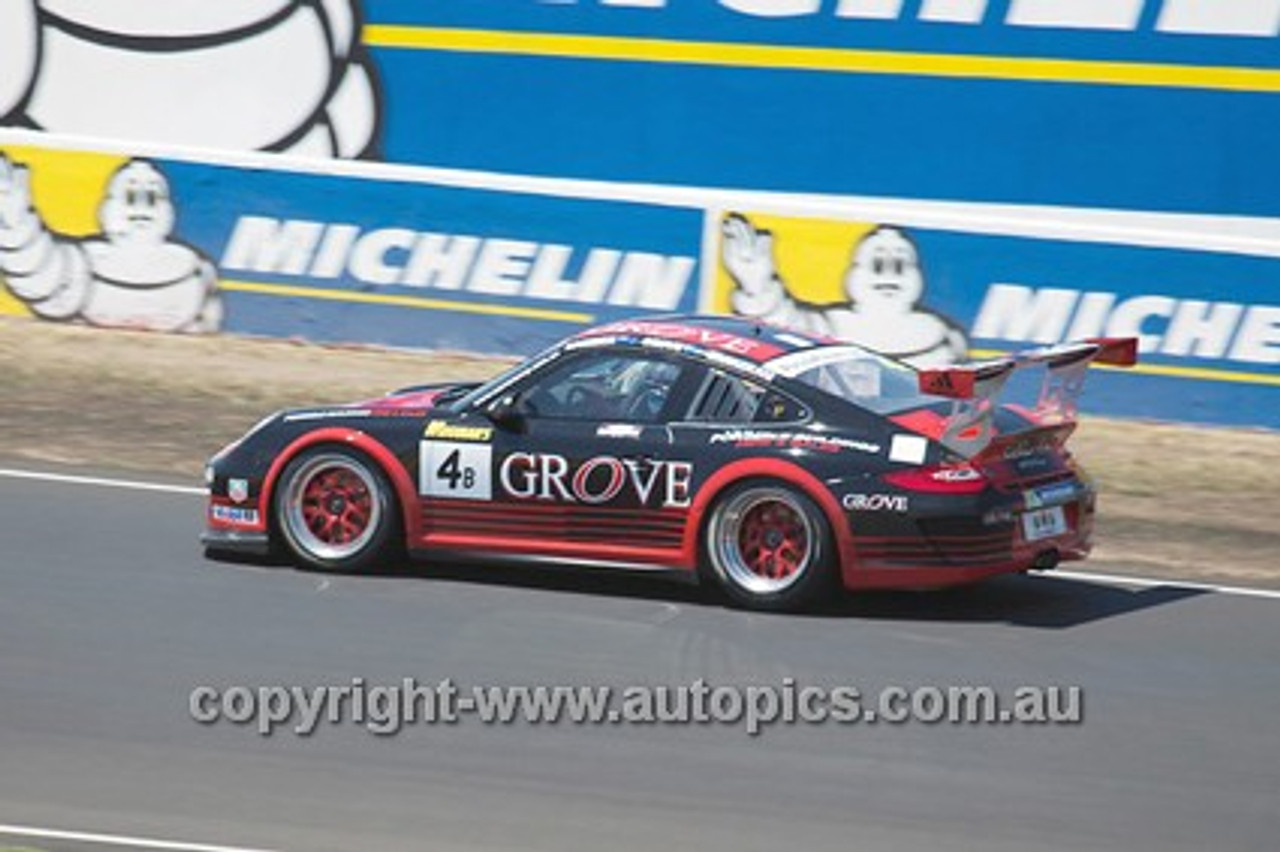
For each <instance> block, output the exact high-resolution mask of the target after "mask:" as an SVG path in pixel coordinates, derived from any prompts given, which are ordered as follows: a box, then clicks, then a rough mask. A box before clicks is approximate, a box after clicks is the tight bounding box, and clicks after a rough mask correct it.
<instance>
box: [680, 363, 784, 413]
mask: <svg viewBox="0 0 1280 852" xmlns="http://www.w3.org/2000/svg"><path fill="white" fill-rule="evenodd" d="M764 396H765V389H764V388H762V387H760V386H759V385H757V384H756V383H755V382H751V381H748V380H746V379H743V378H740V377H738V376H735V375H732V374H731V373H725V372H722V371H720V370H716V369H712V370H708V371H707V377H706V379H704V380H703V382H702V387H701V388H700V389H699V390H698V393H697V395H696V396H695V397H694V400H693V405H692V406H691V407H690V408H689V416H688V418H687V419H688V420H690V421H692V422H695V423H750V422H751V421H752V420H753V419H754V418H755V416H756V411H757V409H759V407H760V401H761V400H762V399H763V398H764Z"/></svg>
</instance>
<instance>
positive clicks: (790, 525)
mask: <svg viewBox="0 0 1280 852" xmlns="http://www.w3.org/2000/svg"><path fill="white" fill-rule="evenodd" d="M703 545H704V547H703V552H704V554H705V557H706V562H707V564H708V565H709V567H710V568H711V570H712V572H713V573H714V574H715V577H716V579H717V580H718V581H719V583H720V585H721V587H722V588H723V589H724V590H725V592H726V594H728V596H729V597H730V598H731V599H732V600H733V601H734V602H735V603H738V604H741V605H743V606H747V607H750V608H752V609H763V610H795V609H801V608H803V607H805V606H806V605H808V604H811V603H812V602H813V601H814V600H815V599H816V598H817V597H818V596H819V595H820V594H821V593H823V592H825V591H827V590H828V589H829V588H830V585H831V580H832V576H833V571H832V556H833V553H832V551H833V548H832V546H831V528H830V525H829V524H828V523H827V519H826V516H825V515H823V513H822V510H821V509H819V508H818V506H817V505H816V504H815V503H814V502H813V500H811V499H810V498H809V497H807V496H806V495H804V494H803V493H801V492H800V491H798V490H797V489H795V488H793V487H791V486H789V485H784V484H782V483H775V482H764V481H757V482H746V483H742V484H740V485H735V486H733V487H732V488H730V489H729V490H728V491H726V492H725V494H724V495H723V496H721V497H720V499H719V500H717V501H716V504H715V507H714V508H713V509H712V512H711V518H710V521H709V522H708V523H707V527H706V532H705V538H704V541H703Z"/></svg>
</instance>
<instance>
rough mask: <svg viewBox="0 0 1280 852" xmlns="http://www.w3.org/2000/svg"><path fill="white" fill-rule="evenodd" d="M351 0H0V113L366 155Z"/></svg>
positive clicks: (24, 122)
mask: <svg viewBox="0 0 1280 852" xmlns="http://www.w3.org/2000/svg"><path fill="white" fill-rule="evenodd" d="M358 3H359V0H217V2H211V0H4V2H3V3H0V124H7V125H12V126H18V127H35V128H38V129H41V130H45V131H48V132H51V133H71V134H77V135H82V136H97V137H108V138H112V139H122V140H139V141H146V142H153V143H169V144H175V145H194V146H200V147H206V148H207V147H214V148H226V149H233V150H260V151H276V152H285V153H292V154H300V155H307V156H318V157H345V158H353V157H361V156H370V155H371V154H372V153H373V151H374V149H375V148H376V145H377V135H378V125H379V106H378V95H377V89H376V85H375V75H374V73H373V70H372V64H371V63H370V61H369V58H368V56H367V53H366V52H365V50H364V47H363V44H362V43H361V42H360V9H359V5H358Z"/></svg>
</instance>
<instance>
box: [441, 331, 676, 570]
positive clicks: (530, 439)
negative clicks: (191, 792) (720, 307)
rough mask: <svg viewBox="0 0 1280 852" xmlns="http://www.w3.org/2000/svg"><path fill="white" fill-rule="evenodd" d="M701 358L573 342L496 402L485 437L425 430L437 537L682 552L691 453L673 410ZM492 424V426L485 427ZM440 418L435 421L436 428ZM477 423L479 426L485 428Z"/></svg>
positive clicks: (560, 554) (548, 552) (631, 553)
mask: <svg viewBox="0 0 1280 852" xmlns="http://www.w3.org/2000/svg"><path fill="white" fill-rule="evenodd" d="M692 372H693V370H692V368H691V367H690V366H689V365H688V364H687V363H685V362H683V361H682V360H680V359H678V358H675V357H672V356H670V355H667V354H666V353H657V352H649V351H645V350H641V349H637V348H630V349H627V348H622V349H608V350H591V351H585V352H577V353H570V354H567V355H566V356H564V357H563V358H560V359H558V360H557V361H555V362H554V363H552V364H550V365H548V366H547V367H545V368H543V369H541V370H539V371H537V372H536V373H534V374H533V375H531V376H529V377H527V378H525V379H523V380H520V381H517V382H516V383H515V384H514V385H512V386H511V387H509V388H507V389H505V390H504V391H503V393H502V394H501V395H500V398H499V399H498V400H496V401H490V402H488V403H486V405H487V407H488V409H489V411H488V413H487V415H486V416H485V418H484V419H483V421H481V420H478V419H477V418H475V417H472V418H470V420H469V422H476V423H480V422H482V423H484V424H487V425H489V426H491V427H492V428H491V429H489V431H488V432H486V433H485V435H484V437H485V441H483V442H471V441H449V440H442V441H431V440H430V437H431V436H430V435H428V436H427V440H426V441H424V449H423V457H422V459H423V461H422V471H423V480H424V481H423V493H424V495H425V496H424V513H423V518H424V527H425V533H426V542H427V544H428V545H429V546H435V547H446V546H447V547H454V548H462V549H466V550H470V551H486V550H491V551H495V552H500V553H510V554H523V555H526V556H537V557H555V558H559V559H566V558H567V559H572V558H578V559H584V560H589V561H607V562H622V563H643V564H662V563H666V562H670V561H672V559H673V558H674V556H675V554H676V553H677V552H678V551H679V548H680V546H681V543H682V537H683V530H684V521H685V518H686V516H687V514H688V506H689V502H690V486H691V480H692V473H693V469H692V463H691V461H690V460H688V459H683V458H678V457H675V456H674V455H673V453H672V442H671V433H670V430H669V429H668V428H667V426H666V417H667V414H668V412H669V411H670V410H672V408H673V406H677V405H683V404H686V402H685V396H686V388H687V386H688V383H689V380H690V376H691V373H692ZM480 428H481V429H482V430H483V429H485V426H481V427H480ZM429 430H430V426H429V427H428V431H429ZM477 434H479V433H477Z"/></svg>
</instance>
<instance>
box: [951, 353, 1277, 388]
mask: <svg viewBox="0 0 1280 852" xmlns="http://www.w3.org/2000/svg"><path fill="white" fill-rule="evenodd" d="M1008 354H1010V353H1009V352H1006V351H1004V350H1000V349H970V350H969V355H970V356H971V357H973V358H999V357H1001V356H1003V355H1008ZM1094 369H1097V370H1117V371H1119V372H1122V373H1138V374H1140V375H1146V376H1166V377H1170V378H1175V379H1202V380H1204V381H1209V382H1239V383H1241V384H1246V385H1269V386H1271V387H1280V376H1277V375H1274V374H1270V373H1246V372H1242V371H1236V370H1217V369H1213V368H1211V367H1175V366H1171V365H1169V364H1143V363H1138V364H1135V365H1134V366H1132V367H1114V366H1111V365H1110V364H1098V365H1097V366H1096V367H1095V368H1094Z"/></svg>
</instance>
